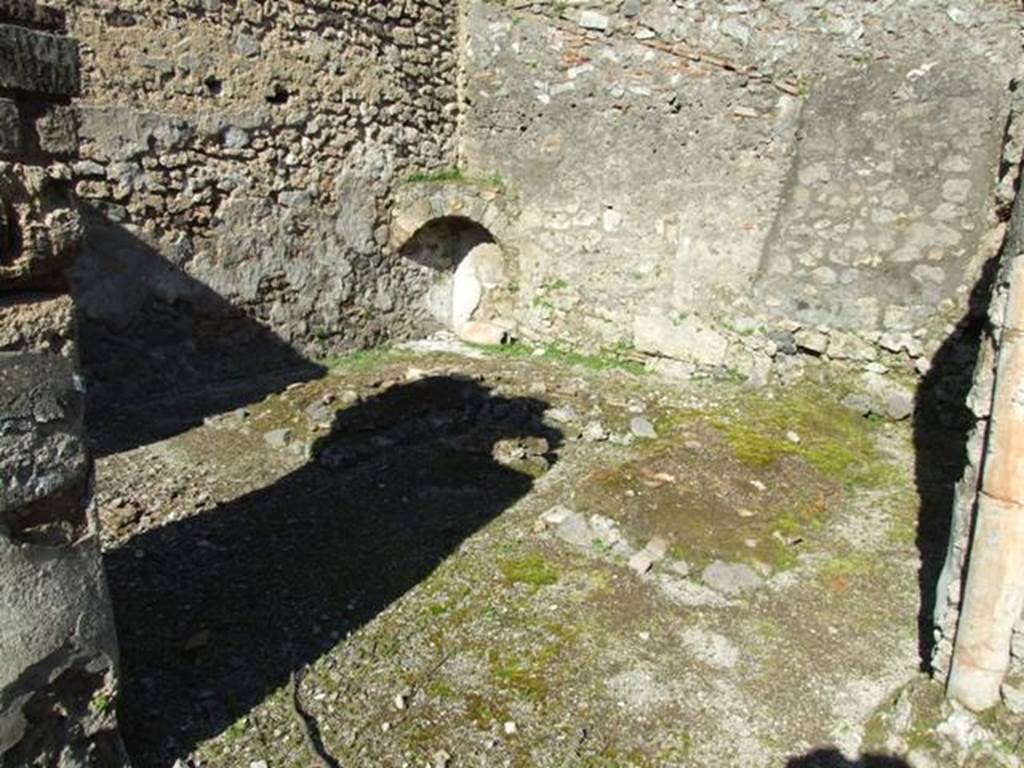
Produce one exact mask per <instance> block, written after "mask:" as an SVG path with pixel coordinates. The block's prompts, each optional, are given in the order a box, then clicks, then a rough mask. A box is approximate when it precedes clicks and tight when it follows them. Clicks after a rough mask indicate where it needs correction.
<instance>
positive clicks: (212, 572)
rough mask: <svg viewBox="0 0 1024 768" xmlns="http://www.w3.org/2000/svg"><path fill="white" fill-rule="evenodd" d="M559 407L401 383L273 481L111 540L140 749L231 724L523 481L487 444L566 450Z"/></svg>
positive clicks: (448, 548) (145, 756) (149, 756)
mask: <svg viewBox="0 0 1024 768" xmlns="http://www.w3.org/2000/svg"><path fill="white" fill-rule="evenodd" d="M546 407H547V405H546V403H543V402H541V401H537V400H532V399H519V398H505V397H496V396H494V395H493V394H492V393H491V392H490V391H489V390H488V389H487V388H485V387H483V386H481V385H480V384H477V383H476V382H474V381H472V380H469V379H462V378H454V377H437V378H429V379H425V380H422V381H419V382H416V383H411V384H404V385H398V386H395V387H393V388H392V389H390V390H387V391H385V392H384V393H382V394H381V395H379V396H377V397H375V398H373V399H371V400H368V401H365V402H363V403H361V404H359V405H355V406H352V407H350V408H349V409H347V410H345V411H342V412H340V413H339V415H338V416H337V417H336V419H335V422H334V424H333V428H332V430H331V433H330V436H329V437H325V438H323V439H322V440H320V441H319V442H318V443H317V444H316V445H315V450H314V456H315V458H314V460H312V461H310V462H309V463H308V464H306V465H305V466H303V467H302V468H300V469H299V470H297V471H295V472H294V473H292V474H290V475H288V476H286V477H284V478H283V479H281V480H280V481H278V482H276V483H275V484H273V485H272V486H270V487H268V488H264V489H262V490H259V491H256V492H253V493H250V494H248V495H246V496H243V497H240V498H238V499H235V500H234V501H232V502H230V503H227V504H223V505H221V506H220V507H218V508H216V509H214V510H212V511H209V512H206V513H203V514H200V515H197V516H195V517H192V518H189V519H186V520H182V521H180V522H176V523H172V524H170V525H167V526H164V527H162V528H159V529H155V530H152V531H148V532H146V533H144V534H142V535H139V536H136V537H134V538H133V539H131V540H130V541H129V542H127V543H126V544H125V545H123V546H122V547H120V548H118V549H114V550H112V551H111V552H109V553H108V554H107V557H106V561H107V567H108V571H109V573H110V577H111V578H110V582H111V591H112V594H113V598H114V606H115V614H116V618H117V624H118V628H119V632H120V638H121V648H122V663H123V708H122V712H123V714H122V723H123V732H124V735H125V740H126V742H127V743H128V746H129V751H130V752H131V753H132V756H133V758H134V759H135V760H136V761H137V762H136V764H137V765H139V766H156V765H171V764H172V763H174V761H175V759H177V758H181V757H185V756H186V755H187V754H188V753H189V751H190V750H191V749H192V748H193V747H194V746H195V745H196V744H197V743H198V742H200V741H201V740H203V739H206V738H209V737H211V736H214V735H216V734H218V733H220V732H222V731H223V730H224V729H225V728H227V727H229V726H230V725H231V724H232V723H234V722H235V721H236V720H237V719H238V718H239V717H240V716H242V715H244V714H246V713H248V712H249V711H250V710H251V709H252V708H253V707H255V706H256V705H257V704H259V703H260V702H261V701H263V700H264V699H265V698H266V697H267V696H268V695H269V694H271V693H272V692H273V691H275V690H276V689H278V688H280V687H281V686H282V685H284V684H286V683H287V681H288V678H289V674H290V672H291V671H292V670H293V669H297V668H300V667H302V666H303V665H305V664H308V663H311V662H313V661H315V660H316V659H317V658H319V657H320V656H321V655H322V654H324V653H325V652H327V651H328V650H329V649H331V648H333V647H334V646H335V645H337V644H338V642H339V641H340V640H341V639H342V638H344V637H345V636H346V634H347V633H349V632H351V631H353V630H355V629H357V628H358V627H360V626H362V625H363V624H365V623H367V622H369V621H371V620H372V619H373V618H374V617H375V616H377V615H378V614H379V613H380V612H381V611H382V610H384V609H385V608H386V607H388V606H389V605H390V604H391V603H393V602H394V601H395V600H396V599H398V598H399V597H400V596H401V595H403V594H404V593H406V592H407V591H408V590H409V589H411V588H412V587H414V586H415V585H416V584H418V583H419V582H421V581H422V580H424V579H425V578H426V577H427V576H429V575H430V573H431V572H432V571H433V570H434V569H435V568H436V567H437V566H438V565H439V564H440V563H441V562H442V561H443V560H444V559H445V558H446V557H447V556H448V555H449V554H451V553H452V552H453V551H454V550H455V549H456V548H457V547H458V546H459V544H460V543H461V542H462V541H463V540H465V539H466V538H467V537H468V536H469V535H471V534H472V533H473V532H474V531H476V530H477V529H479V528H480V527H482V526H483V525H485V524H486V523H488V522H489V521H491V520H493V519H494V518H495V517H497V516H498V515H500V514H501V513H502V512H503V511H504V510H506V509H507V508H508V507H509V506H511V505H512V504H513V503H515V502H516V501H517V500H518V499H520V498H521V497H523V496H524V495H525V494H526V493H528V492H529V490H530V488H531V486H532V479H531V477H530V476H529V475H528V474H524V473H521V472H519V471H516V470H514V469H512V468H509V467H508V466H505V465H503V464H499V463H498V462H496V461H495V460H494V459H493V458H492V448H493V446H494V445H495V443H496V442H497V441H499V440H506V439H514V438H526V437H543V438H546V440H547V444H548V446H549V449H550V452H549V456H548V458H549V460H554V458H555V456H554V451H556V450H557V448H558V446H559V444H560V437H561V436H560V434H559V433H557V432H554V431H552V430H550V429H549V428H547V427H546V426H545V425H544V424H543V422H542V415H543V412H544V410H545V409H546ZM203 632H206V633H209V635H208V642H206V643H204V644H202V645H201V646H197V647H193V648H191V649H190V648H189V647H188V641H189V639H190V638H192V637H195V636H196V635H197V634H199V633H203Z"/></svg>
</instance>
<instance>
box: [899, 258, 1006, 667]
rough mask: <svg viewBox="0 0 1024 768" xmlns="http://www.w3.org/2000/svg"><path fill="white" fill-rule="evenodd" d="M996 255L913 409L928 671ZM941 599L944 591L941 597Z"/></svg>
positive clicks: (921, 633) (921, 644)
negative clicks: (938, 591) (969, 402)
mask: <svg viewBox="0 0 1024 768" xmlns="http://www.w3.org/2000/svg"><path fill="white" fill-rule="evenodd" d="M998 268H999V259H998V258H995V259H993V260H991V261H990V262H989V263H987V264H986V265H985V267H984V269H983V270H982V274H981V276H980V277H979V278H978V280H977V282H976V283H975V285H974V288H973V289H972V291H971V295H970V299H969V302H968V308H967V310H966V311H965V313H964V315H963V317H962V318H961V319H960V321H959V322H958V323H957V325H956V328H955V329H954V331H953V332H952V333H951V334H950V335H949V337H948V338H947V339H946V340H945V341H944V342H943V344H942V346H941V347H940V348H939V350H938V351H937V352H936V353H935V355H934V357H933V358H932V361H931V364H932V365H931V368H930V370H929V371H928V373H927V374H926V375H925V376H924V378H923V379H922V381H921V383H920V385H919V386H918V390H917V397H916V403H915V408H914V422H913V430H914V455H915V482H916V485H917V492H918V497H919V500H920V509H919V513H918V525H917V534H916V539H915V543H916V546H917V549H918V552H919V554H920V558H921V568H920V571H919V574H918V587H919V590H920V598H921V607H920V612H919V614H918V627H917V629H918V652H919V654H920V662H921V670H922V671H924V672H929V673H930V672H932V671H933V670H932V656H933V652H934V650H935V646H936V641H935V630H936V627H935V620H934V614H935V608H936V605H937V600H938V599H939V596H938V594H937V591H936V590H937V585H938V581H939V576H940V574H941V572H942V567H943V564H944V562H945V559H946V553H947V550H948V549H949V545H950V532H951V523H952V515H953V503H954V491H955V487H956V484H957V482H958V481H959V480H960V478H961V477H962V476H963V474H964V470H965V468H966V467H967V464H968V455H967V439H968V436H969V434H970V432H971V430H972V429H973V428H974V426H975V424H976V419H975V416H974V414H973V413H972V412H971V410H970V408H969V407H968V405H967V402H968V396H969V395H970V392H971V387H972V385H973V381H974V371H975V368H976V366H977V363H978V358H979V355H980V349H981V340H982V335H983V332H984V330H985V327H986V324H987V323H988V309H989V303H990V301H991V297H992V289H993V285H994V282H995V276H996V273H997V271H998ZM942 599H945V596H942Z"/></svg>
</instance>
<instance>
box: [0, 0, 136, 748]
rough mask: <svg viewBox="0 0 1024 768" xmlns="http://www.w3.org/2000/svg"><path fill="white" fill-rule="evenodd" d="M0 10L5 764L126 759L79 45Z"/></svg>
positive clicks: (38, 14)
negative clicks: (99, 424)
mask: <svg viewBox="0 0 1024 768" xmlns="http://www.w3.org/2000/svg"><path fill="white" fill-rule="evenodd" d="M62 29H63V18H62V17H61V15H60V14H59V13H56V12H55V11H53V10H52V9H48V8H43V7H39V6H36V4H35V3H34V2H32V0H7V1H6V2H0V121H2V130H0V142H2V146H0V765H3V766H12V768H13V766H26V765H58V764H59V765H62V766H63V765H67V766H72V765H73V766H116V765H122V764H124V755H123V749H122V747H121V743H120V739H119V737H118V735H117V728H116V720H115V714H114V704H115V700H116V694H117V687H116V665H117V642H116V638H115V635H114V624H113V616H112V613H111V607H110V600H109V596H108V594H107V587H106V580H105V577H104V573H103V568H102V563H101V559H100V546H99V532H98V521H97V517H96V513H95V506H94V504H93V500H92V461H91V458H90V456H89V452H88V448H87V445H86V442H85V434H84V429H83V410H84V409H83V399H84V396H83V387H82V381H81V378H80V376H79V375H78V373H77V370H76V368H77V354H76V351H77V350H76V338H75V332H74V323H73V316H72V311H71V299H70V297H69V296H68V294H67V290H66V284H65V280H64V278H63V271H64V270H65V269H66V268H68V267H69V265H70V264H71V263H72V260H73V259H74V257H75V254H76V252H77V249H78V241H79V239H80V237H81V233H82V227H81V222H80V218H79V216H78V213H77V211H76V210H75V207H74V204H73V202H72V199H71V196H70V194H69V186H70V176H69V168H68V165H67V163H68V162H70V161H71V160H73V157H74V154H75V145H76V139H75V130H76V124H75V115H74V112H73V110H72V108H71V106H70V105H69V99H70V97H71V96H73V95H74V94H75V93H76V92H77V90H78V86H79V71H78V51H77V46H76V44H75V43H74V41H73V40H71V39H69V38H68V37H65V36H64V35H63V34H62Z"/></svg>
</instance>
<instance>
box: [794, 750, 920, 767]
mask: <svg viewBox="0 0 1024 768" xmlns="http://www.w3.org/2000/svg"><path fill="white" fill-rule="evenodd" d="M786 768H911V766H910V764H909V763H908V762H907V761H905V760H901V759H900V758H898V757H886V756H884V755H864V757H862V758H860V759H859V760H855V761H852V762H851V761H850V760H847V759H846V758H845V757H843V753H842V752H840V751H839V750H838V749H816V750H814V751H813V752H808V753H807V754H806V755H803V756H802V757H794V758H792V759H790V760H789V762H787V763H786Z"/></svg>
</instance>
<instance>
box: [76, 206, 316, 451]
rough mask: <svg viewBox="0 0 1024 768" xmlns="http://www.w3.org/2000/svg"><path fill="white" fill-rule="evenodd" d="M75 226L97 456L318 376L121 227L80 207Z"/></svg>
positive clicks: (79, 308) (82, 344)
mask: <svg viewBox="0 0 1024 768" xmlns="http://www.w3.org/2000/svg"><path fill="white" fill-rule="evenodd" d="M82 220H83V223H84V224H85V228H86V237H85V245H84V248H83V252H82V254H81V256H80V257H79V258H78V260H77V261H76V263H75V266H74V268H73V269H72V272H71V275H70V277H71V285H72V294H73V296H74V300H75V313H76V321H77V325H78V336H79V352H80V355H81V363H82V370H83V373H84V375H85V379H86V382H87V385H88V413H87V421H88V428H89V438H90V443H91V444H92V447H93V452H94V453H95V454H96V455H98V456H106V455H109V454H112V453H119V452H121V451H125V450H129V449H131V448H135V447H137V446H140V445H146V444H149V443H152V442H156V441H158V440H162V439H164V438H167V437H171V436H172V435H175V434H178V433H180V432H182V431H184V430H187V429H190V428H192V427H194V426H197V425H198V424H201V423H202V421H203V419H204V417H206V416H210V415H213V414H217V413H224V412H226V411H230V410H234V409H235V408H238V407H241V406H243V405H246V404H248V403H251V402H254V401H256V400H260V399H262V398H263V397H265V396H267V395H268V394H271V393H273V392H278V391H281V390H282V389H284V388H285V387H286V386H287V385H288V384H291V383H294V382H297V381H307V380H309V379H312V378H316V377H318V376H321V375H323V373H324V369H323V368H322V367H321V366H319V365H316V364H315V363H311V362H310V361H308V360H307V359H306V358H305V357H304V356H303V355H301V354H300V353H299V352H297V351H296V350H295V349H293V348H292V347H291V346H290V345H289V344H288V343H287V342H286V341H284V340H283V339H281V338H279V337H278V336H277V335H275V334H274V333H273V331H271V330H269V329H268V328H267V327H265V326H264V325H262V324H261V323H260V322H259V319H258V318H255V317H251V316H249V315H247V314H246V313H245V312H244V311H242V310H240V309H239V308H238V307H236V306H233V305H232V304H231V303H230V302H228V301H227V300H225V299H224V298H222V297H221V296H219V295H218V294H217V293H216V292H215V291H213V290H211V289H210V288H209V287H207V286H206V285H204V284H203V283H201V282H199V281H198V280H196V279H195V278H193V277H191V276H189V275H188V274H187V273H186V272H185V271H184V270H183V269H182V268H180V267H179V266H177V265H175V264H173V263H171V262H170V261H168V260H167V259H165V258H164V256H162V255H161V254H160V253H158V252H157V251H156V250H155V249H153V248H152V247H151V246H150V245H149V244H147V243H145V242H144V241H142V240H140V239H139V238H138V237H136V236H135V235H134V234H132V233H131V232H129V231H128V230H126V229H125V228H124V227H122V226H121V225H120V224H118V223H116V222H114V221H111V220H110V219H109V218H107V217H106V216H104V215H103V214H102V213H101V212H99V211H96V210H94V209H91V208H89V207H86V206H83V207H82ZM181 258H182V259H183V260H184V259H186V258H187V254H182V255H181Z"/></svg>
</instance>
